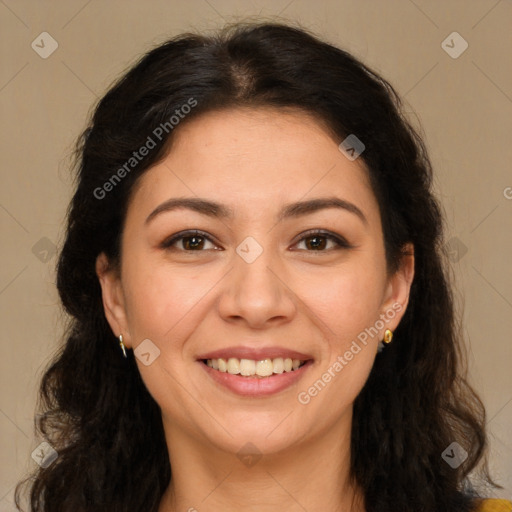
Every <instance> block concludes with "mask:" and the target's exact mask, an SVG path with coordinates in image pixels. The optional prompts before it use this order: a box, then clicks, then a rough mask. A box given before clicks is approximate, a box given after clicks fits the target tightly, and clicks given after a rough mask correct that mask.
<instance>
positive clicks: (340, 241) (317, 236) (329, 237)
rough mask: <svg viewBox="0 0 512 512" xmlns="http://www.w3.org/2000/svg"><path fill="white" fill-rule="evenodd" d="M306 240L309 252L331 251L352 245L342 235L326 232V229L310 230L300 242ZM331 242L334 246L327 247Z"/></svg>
mask: <svg viewBox="0 0 512 512" xmlns="http://www.w3.org/2000/svg"><path fill="white" fill-rule="evenodd" d="M302 242H304V243H305V245H306V250H307V251H308V252H313V251H316V252H329V251H330V250H336V249H340V248H345V249H348V248H350V247H351V245H350V244H349V243H348V242H347V241H346V240H345V239H344V238H342V237H340V236H337V235H334V234H331V233H328V232H325V231H310V232H308V233H306V235H305V236H303V237H302V238H301V239H300V240H299V242H298V243H302ZM329 242H332V243H333V244H334V247H333V246H331V248H329V249H327V250H325V249H326V247H327V246H328V244H329Z"/></svg>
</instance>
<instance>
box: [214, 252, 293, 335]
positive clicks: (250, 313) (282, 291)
mask: <svg viewBox="0 0 512 512" xmlns="http://www.w3.org/2000/svg"><path fill="white" fill-rule="evenodd" d="M249 261H251V260H250V259H248V260H246V259H244V258H243V257H241V256H240V255H239V254H235V255H234V257H233V268H232V270H231V271H230V272H229V273H228V274H227V275H226V279H225V280H224V284H223V289H222V296H221V298H220V300H219V302H218V308H219V314H220V315H221V316H222V317H223V318H224V320H226V321H228V322H232V323H233V322H237V323H245V324H246V325H247V326H248V327H250V328H253V329H264V328H267V327H269V326H270V325H273V326H276V325H278V324H281V323H287V322H290V321H291V320H292V318H293V317H294V316H295V314H296V302H297V301H296V298H295V294H294V292H293V286H292V283H291V278H290V275H289V273H288V272H287V271H286V270H285V268H284V267H283V265H281V264H280V263H279V262H278V260H277V257H274V256H273V255H272V254H271V251H270V250H263V252H262V253H261V254H260V255H259V256H258V257H257V258H256V259H255V260H254V261H252V262H249Z"/></svg>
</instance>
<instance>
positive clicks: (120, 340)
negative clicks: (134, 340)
mask: <svg viewBox="0 0 512 512" xmlns="http://www.w3.org/2000/svg"><path fill="white" fill-rule="evenodd" d="M119 346H120V347H121V350H122V351H123V354H124V357H128V356H127V355H126V350H125V348H124V343H123V335H122V334H120V335H119Z"/></svg>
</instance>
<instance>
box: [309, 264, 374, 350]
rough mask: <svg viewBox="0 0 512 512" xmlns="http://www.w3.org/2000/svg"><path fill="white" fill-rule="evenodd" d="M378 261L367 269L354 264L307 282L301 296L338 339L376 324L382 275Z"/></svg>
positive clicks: (343, 338) (355, 333) (344, 338)
mask: <svg viewBox="0 0 512 512" xmlns="http://www.w3.org/2000/svg"><path fill="white" fill-rule="evenodd" d="M377 267H378V266H377V265H374V267H373V268H374V269H375V270H368V268H365V267H364V266H363V265H351V266H350V267H348V266H347V267H346V268H340V269H339V270H338V271H335V272H334V271H331V272H329V273H328V274H327V273H326V274H325V277H322V278H320V277H319V276H317V278H318V279H317V280H316V285H314V286H311V281H310V282H306V283H304V286H303V290H302V298H303V299H304V301H305V302H307V304H308V305H309V306H310V308H311V309H312V310H313V311H314V312H315V314H317V315H318V316H319V317H321V319H322V320H323V322H324V323H325V325H326V329H327V328H329V329H330V330H331V331H332V332H331V334H332V335H333V336H336V337H337V339H338V340H339V341H341V340H346V339H347V337H350V336H354V335H357V334H358V332H360V331H361V330H363V329H365V328H366V327H369V326H370V325H373V323H374V322H375V320H376V318H378V315H379V307H380V304H381V301H382V276H381V275H380V274H379V272H378V270H376V269H377Z"/></svg>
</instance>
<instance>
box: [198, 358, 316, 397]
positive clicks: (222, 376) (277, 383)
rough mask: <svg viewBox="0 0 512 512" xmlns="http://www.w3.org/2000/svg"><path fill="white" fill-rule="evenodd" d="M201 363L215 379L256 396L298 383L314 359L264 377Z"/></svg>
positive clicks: (281, 389) (262, 395)
mask: <svg viewBox="0 0 512 512" xmlns="http://www.w3.org/2000/svg"><path fill="white" fill-rule="evenodd" d="M199 364H200V365H201V366H202V367H203V368H204V370H205V371H206V372H207V373H208V375H209V376H210V377H211V378H212V379H213V380H214V381H216V382H218V383H219V384H221V385H223V386H224V387H226V388H227V389H229V390H230V391H233V392H234V393H236V394H238V395H242V396H250V397H254V398H256V397H264V396H269V395H273V394H275V393H279V392H280V391H283V390H284V389H286V388H288V387H289V386H291V385H292V384H295V383H297V382H298V380H299V379H301V378H302V377H303V375H304V374H305V372H307V371H308V368H309V367H310V366H311V365H312V364H313V360H311V359H310V360H309V361H307V362H306V363H305V364H304V365H302V366H301V367H300V368H299V369H297V370H293V371H292V372H283V373H275V374H273V375H271V376H269V377H263V378H258V377H241V376H240V375H233V374H231V373H228V372H219V371H218V370H214V369H213V368H210V367H209V366H207V365H206V364H204V363H203V362H202V361H199Z"/></svg>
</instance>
